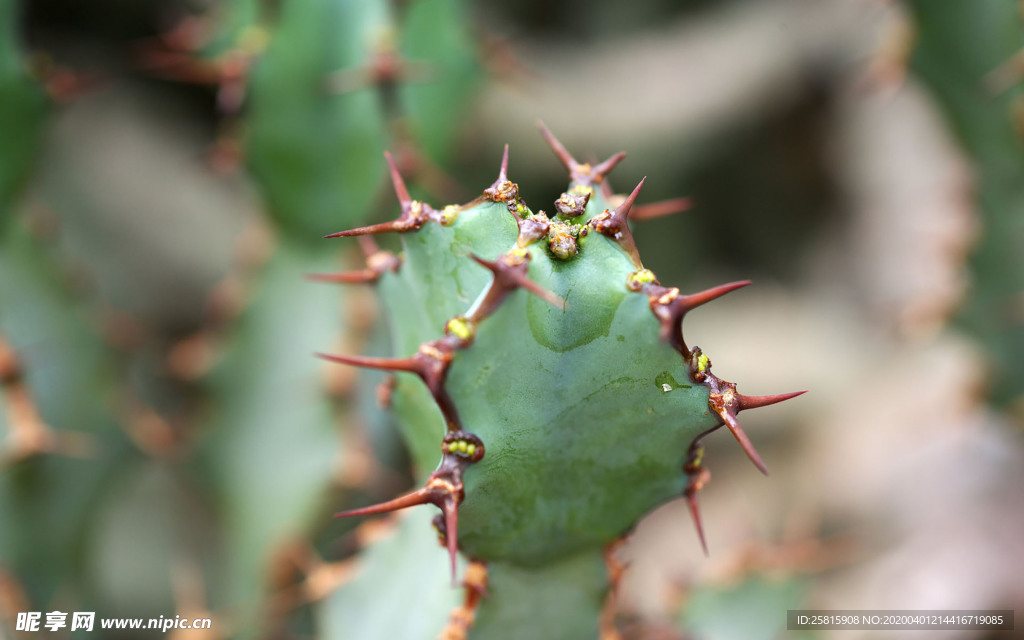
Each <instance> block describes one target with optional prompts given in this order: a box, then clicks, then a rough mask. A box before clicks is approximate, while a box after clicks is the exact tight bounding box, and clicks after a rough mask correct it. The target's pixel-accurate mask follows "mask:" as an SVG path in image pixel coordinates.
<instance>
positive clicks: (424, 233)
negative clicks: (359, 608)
mask: <svg viewBox="0 0 1024 640" xmlns="http://www.w3.org/2000/svg"><path fill="white" fill-rule="evenodd" d="M541 132H542V134H543V135H544V137H545V138H546V139H547V141H548V143H549V144H550V145H551V147H552V149H553V150H554V151H555V153H556V155H557V156H558V157H559V159H560V160H561V161H562V163H563V164H564V165H565V167H566V168H567V169H568V171H569V178H570V180H569V186H568V188H567V190H566V191H565V192H564V193H562V194H561V195H560V196H559V197H558V199H557V200H555V201H554V204H553V213H552V214H551V215H548V214H546V213H545V212H544V211H541V210H537V211H534V210H533V209H531V208H530V207H529V206H528V205H527V204H526V203H525V202H524V201H523V200H522V199H521V198H520V197H519V187H518V185H517V184H516V183H514V182H512V181H511V180H509V177H508V147H507V146H506V148H505V154H504V156H503V158H502V161H501V166H500V169H499V171H498V177H497V179H496V180H495V181H494V183H493V184H491V185H490V186H489V187H488V188H487V189H485V190H484V191H483V193H482V195H480V196H479V197H478V198H476V199H475V200H473V201H471V202H469V203H468V204H465V205H461V206H460V205H449V206H446V207H443V208H434V207H432V206H431V205H429V204H427V203H425V202H421V201H418V200H413V199H412V198H411V197H410V195H409V192H408V190H407V189H406V186H405V184H404V182H403V179H402V177H401V175H400V174H399V171H398V169H397V168H396V166H395V164H394V162H393V161H392V159H391V156H390V155H388V156H387V159H388V162H389V163H390V171H391V178H392V181H393V184H394V189H395V193H396V195H397V197H398V200H399V203H400V205H401V214H400V215H399V216H398V217H397V218H396V219H395V220H393V221H391V222H385V223H380V224H375V225H371V226H367V227H361V228H356V229H352V230H348V231H342V232H338V233H334V234H331V235H330V236H327V237H350V236H371V235H374V234H380V233H385V232H399V233H400V238H401V244H402V252H401V253H400V254H399V255H397V256H396V255H394V254H392V253H389V252H386V251H382V250H380V249H378V248H377V247H376V245H375V243H373V242H365V243H364V247H366V248H367V249H368V251H367V253H368V255H367V268H366V269H365V270H362V271H359V272H357V273H355V274H350V275H340V276H338V277H337V278H336V279H337V280H341V281H359V280H363V281H367V280H373V281H376V282H377V286H378V287H379V289H380V293H381V296H382V298H383V300H384V304H385V306H386V308H387V311H388V312H389V317H390V319H391V329H392V334H393V341H394V348H395V351H396V353H397V355H398V356H400V357H393V358H371V357H362V356H354V355H324V356H323V357H324V358H326V359H328V360H331V361H334V362H337V363H342V364H345V365H355V366H360V367H368V368H373V369H384V370H388V371H392V372H397V373H398V374H399V375H398V379H397V382H396V385H395V389H394V394H393V396H392V397H393V404H394V408H395V411H396V412H397V413H398V415H399V416H400V418H401V429H402V433H403V435H404V436H405V438H406V440H407V442H408V445H409V449H410V451H411V453H412V457H413V460H414V462H415V465H416V467H417V469H418V470H419V475H420V476H421V478H422V481H423V485H422V487H421V488H420V489H418V490H416V491H413V492H411V493H408V494H406V495H403V496H401V497H398V498H395V499H394V500H391V501H389V502H384V503H381V504H376V505H372V506H367V507H363V508H359V509H354V510H350V511H345V512H342V513H340V514H338V515H340V516H360V515H369V514H378V513H383V512H389V511H394V510H398V509H403V508H406V507H411V506H415V505H422V504H428V503H429V504H433V505H435V506H437V507H438V508H439V509H440V514H438V516H437V517H436V518H435V520H434V526H435V528H436V529H437V532H438V536H439V538H440V539H441V541H442V543H443V544H444V546H446V547H447V550H448V553H449V557H450V560H449V566H450V570H451V572H452V577H453V580H454V578H455V571H456V557H457V552H459V551H461V552H462V553H463V554H464V555H465V556H466V557H467V558H469V559H470V560H472V561H474V562H476V563H485V564H486V567H487V570H486V573H487V576H486V580H484V579H482V578H481V577H480V576H479V570H475V571H473V572H472V575H473V577H472V579H471V580H469V583H470V584H469V589H471V590H473V589H478V590H479V589H481V588H482V587H483V584H484V583H486V584H487V585H488V586H487V590H488V591H489V592H490V593H491V597H490V598H486V599H483V600H479V601H477V602H476V605H478V609H479V610H478V611H470V612H469V613H467V614H466V615H463V616H461V617H458V619H455V618H453V621H452V624H454V625H456V626H458V627H460V628H466V627H468V626H469V622H468V621H472V620H473V618H474V617H476V620H475V622H476V624H475V627H474V629H475V631H474V634H473V635H474V637H485V638H492V637H546V638H555V637H566V638H575V637H594V636H595V635H596V634H597V633H598V631H599V624H600V621H601V620H604V621H605V623H607V620H608V619H607V618H602V616H601V613H602V602H603V601H604V599H605V598H606V591H607V586H606V585H607V582H608V576H607V575H606V571H605V570H604V568H603V566H602V563H603V562H604V555H605V552H606V550H607V549H608V548H609V546H610V545H613V544H614V543H615V542H616V541H617V540H619V539H620V538H621V537H622V536H624V535H625V534H626V533H627V532H628V531H629V530H630V528H631V527H633V525H634V524H635V523H636V522H637V520H638V519H639V518H640V517H641V516H643V515H644V514H645V513H647V512H648V511H650V510H652V509H653V508H655V507H657V506H658V505H660V504H662V503H664V502H665V501H667V500H669V499H671V498H673V497H675V496H677V495H679V494H680V493H682V494H683V495H685V496H686V499H687V501H688V503H689V507H690V510H691V512H692V515H693V518H694V521H695V524H696V527H697V530H698V534H699V537H700V540H701V544H702V545H705V549H706V544H705V542H704V534H703V531H702V528H701V523H700V516H699V511H698V508H697V493H698V492H699V490H700V489H701V487H702V486H703V485H704V484H705V483H706V482H707V480H708V478H709V473H708V471H707V469H706V467H705V466H704V465H703V463H702V459H703V444H702V443H703V440H704V438H705V437H706V436H708V435H709V434H710V433H712V432H714V431H715V430H716V429H718V428H719V427H720V426H722V425H725V426H726V427H727V428H728V429H729V431H730V432H731V433H732V435H733V436H734V437H735V438H736V440H737V441H738V442H739V444H740V446H741V447H742V448H743V450H744V451H745V452H746V454H747V456H748V457H749V458H750V459H751V461H752V462H753V463H754V464H755V466H757V468H758V469H760V470H761V471H763V472H765V473H767V470H766V467H765V464H764V463H763V462H762V460H761V458H760V456H759V455H758V454H757V452H756V451H755V450H754V448H753V446H752V445H751V443H750V441H749V439H748V438H747V436H746V435H745V434H744V432H743V429H742V428H741V427H740V424H739V422H738V420H737V414H738V413H739V412H741V411H743V410H745V409H752V408H757V407H763V406H767V405H770V404H774V403H777V402H780V401H782V400H787V399H789V398H792V397H794V396H796V395H799V394H800V393H803V392H796V393H786V394H780V395H769V396H747V395H742V394H740V393H738V392H737V390H736V385H735V384H733V383H731V382H726V381H725V380H723V379H721V378H719V377H718V376H717V375H715V374H714V373H713V372H712V366H711V360H710V359H709V357H708V355H707V354H704V353H703V352H702V351H701V350H700V348H699V347H697V346H696V345H694V344H693V343H692V342H687V340H686V339H685V338H684V335H683V331H682V323H683V319H684V317H685V315H686V314H687V313H688V312H689V311H692V310H694V309H696V308H697V307H699V306H701V305H703V304H705V303H708V302H711V301H712V300H714V299H716V298H718V297H720V296H722V295H724V294H726V293H729V292H731V291H734V290H736V289H739V288H741V287H744V286H746V285H748V284H749V282H748V281H742V282H731V283H728V284H724V285H720V286H717V287H713V288H711V289H707V290H705V291H701V292H698V293H693V294H683V293H681V292H680V291H679V289H677V288H673V287H667V286H663V285H662V284H661V283H659V282H658V280H657V278H656V276H655V275H654V274H653V273H652V272H651V271H650V270H648V269H645V268H644V265H643V262H642V261H641V257H640V253H639V251H638V249H637V246H636V244H635V243H634V241H633V236H632V233H631V232H630V228H629V222H630V218H631V214H632V213H633V212H634V211H636V210H640V214H641V217H642V216H643V210H642V209H641V208H640V207H638V206H636V205H635V202H636V199H637V196H638V195H639V193H640V189H641V187H642V186H643V181H641V182H640V184H638V185H637V186H636V188H635V189H634V190H633V191H632V193H631V194H630V195H629V196H628V197H627V198H625V200H623V201H622V202H621V203H620V204H618V205H617V206H614V205H613V201H614V200H613V199H614V196H613V195H612V193H611V191H610V189H609V188H608V182H607V181H606V180H605V178H606V176H607V175H608V173H609V172H610V171H611V170H612V169H613V168H614V167H615V166H616V165H617V164H618V163H619V162H620V161H621V160H622V159H623V157H624V156H625V154H624V153H618V154H615V155H613V156H612V157H610V158H609V159H608V160H605V161H604V162H602V163H600V164H596V165H590V164H584V163H579V162H577V161H576V160H575V159H574V158H573V157H572V156H571V155H570V154H569V152H568V151H567V150H566V149H565V148H564V147H563V146H562V145H561V143H559V142H558V140H557V139H556V138H555V137H554V136H553V135H552V134H551V133H550V131H548V130H547V129H546V128H545V127H544V126H543V125H541ZM442 330H443V334H441V331H442ZM405 374H414V375H412V376H409V375H405ZM416 378H419V380H417V379H416ZM439 445H440V449H441V451H440V463H438V446H439ZM431 469H432V471H431ZM476 605H475V606H474V607H473V608H474V609H476V608H477V606H476ZM606 615H609V614H607V612H606Z"/></svg>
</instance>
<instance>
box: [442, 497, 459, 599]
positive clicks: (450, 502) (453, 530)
mask: <svg viewBox="0 0 1024 640" xmlns="http://www.w3.org/2000/svg"><path fill="white" fill-rule="evenodd" d="M441 510H442V511H444V529H445V536H444V537H445V542H446V543H447V545H448V558H449V560H450V562H451V569H452V586H453V587H454V586H457V584H458V583H457V582H456V579H455V576H456V571H455V561H456V559H457V558H458V553H459V505H458V502H456V500H455V496H449V497H448V499H447V500H445V502H444V506H442V507H441Z"/></svg>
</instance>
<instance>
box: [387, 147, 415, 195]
mask: <svg viewBox="0 0 1024 640" xmlns="http://www.w3.org/2000/svg"><path fill="white" fill-rule="evenodd" d="M384 157H385V158H387V161H388V167H390V169H391V183H392V184H393V185H394V186H395V195H396V196H398V201H399V202H400V203H402V205H403V206H402V208H403V209H405V205H406V204H407V203H409V202H411V201H412V198H411V197H409V190H408V189H406V188H405V181H404V180H402V174H401V173H399V172H398V166H397V165H395V160H394V158H392V157H391V154H390V153H389V152H387V151H385V152H384Z"/></svg>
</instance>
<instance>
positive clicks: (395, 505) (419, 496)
mask: <svg viewBox="0 0 1024 640" xmlns="http://www.w3.org/2000/svg"><path fill="white" fill-rule="evenodd" d="M433 502H434V499H433V497H432V495H431V493H430V491H429V490H428V489H417V490H416V491H413V492H412V493H407V494H405V495H404V496H400V497H398V498H395V499H394V500H388V501H387V502H381V503H379V504H373V505H370V506H368V507H360V508H359V509H350V510H348V511H339V512H338V513H336V514H334V517H335V518H350V517H353V516H370V515H375V514H378V513H389V512H391V511H398V510H400V509H407V508H409V507H415V506H418V505H421V504H432V503H433Z"/></svg>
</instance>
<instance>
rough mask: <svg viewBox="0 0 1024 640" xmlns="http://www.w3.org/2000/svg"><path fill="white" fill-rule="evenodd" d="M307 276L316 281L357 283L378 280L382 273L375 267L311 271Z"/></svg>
mask: <svg viewBox="0 0 1024 640" xmlns="http://www.w3.org/2000/svg"><path fill="white" fill-rule="evenodd" d="M306 278H307V279H309V280H313V281H314V282H336V283H340V284H357V283H366V282H376V281H377V279H378V278H380V273H378V272H377V271H375V270H373V269H359V270H358V271H342V272H340V273H310V274H306Z"/></svg>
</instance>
